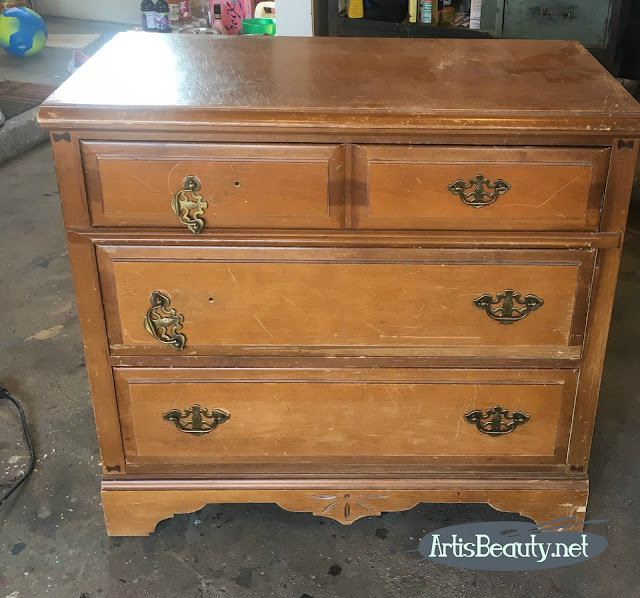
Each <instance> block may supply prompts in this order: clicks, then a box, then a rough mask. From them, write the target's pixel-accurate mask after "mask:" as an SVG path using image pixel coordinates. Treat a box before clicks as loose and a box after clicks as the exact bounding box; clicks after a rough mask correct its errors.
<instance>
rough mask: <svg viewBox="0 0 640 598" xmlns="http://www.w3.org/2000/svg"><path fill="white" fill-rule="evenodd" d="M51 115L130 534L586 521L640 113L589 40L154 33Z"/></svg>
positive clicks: (114, 529)
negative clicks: (167, 523)
mask: <svg viewBox="0 0 640 598" xmlns="http://www.w3.org/2000/svg"><path fill="white" fill-rule="evenodd" d="M40 122H41V124H42V125H43V126H44V127H46V128H48V129H50V131H51V134H52V142H53V151H54V155H55V162H56V168H57V172H58V179H59V185H60V192H61V196H62V207H63V212H64V220H65V225H66V229H67V236H68V242H69V254H70V258H71V263H72V266H73V275H74V280H75V286H76V293H77V300H78V309H79V312H80V318H81V322H82V330H83V336H84V343H85V351H86V357H87V367H88V371H89V378H90V382H91V389H92V395H93V403H94V407H95V415H96V424H97V428H98V436H99V441H100V448H101V451H102V462H103V468H104V480H103V483H102V499H103V505H104V510H105V515H106V521H107V530H108V533H109V534H111V535H143V534H149V533H151V532H153V530H154V529H155V527H156V524H157V523H158V521H160V520H162V519H166V518H168V517H171V516H173V515H174V514H175V513H185V512H193V511H195V510H197V509H200V508H202V507H203V506H204V505H205V504H207V503H225V502H236V503H237V502H251V503H277V504H279V505H280V506H281V507H283V508H285V509H287V510H290V511H307V512H312V513H314V514H316V515H322V516H325V517H331V518H333V519H336V520H338V521H340V522H341V523H347V524H348V523H352V522H353V521H355V520H357V519H358V518H360V517H364V516H369V515H377V514H380V513H381V512H382V511H398V510H403V509H409V508H411V507H413V506H414V505H416V504H417V503H419V502H476V503H478V502H480V503H489V504H490V505H492V506H493V507H495V508H496V509H500V510H503V511H510V512H518V513H521V514H523V515H525V516H527V517H530V518H532V519H533V520H534V521H536V522H538V523H543V522H545V521H548V520H551V519H556V518H564V517H575V518H576V519H575V520H573V521H577V522H578V523H579V522H581V521H583V520H584V517H585V511H586V505H587V494H588V481H587V463H588V459H589V449H590V444H591V435H592V431H593V424H594V419H595V414H596V404H597V400H598V390H599V384H600V375H601V371H602V363H603V358H604V352H605V344H606V340H607V331H608V326H609V318H610V315H611V307H612V303H613V296H614V289H615V284H616V276H617V272H618V263H619V258H620V250H621V244H622V238H623V232H624V227H625V220H626V214H627V206H628V201H629V195H630V191H631V185H632V180H633V172H634V166H635V163H636V157H637V152H638V138H639V137H640V107H639V106H638V105H637V104H636V102H635V101H634V100H633V99H632V98H631V96H629V95H628V94H627V93H626V92H625V91H624V90H623V88H622V87H620V86H619V85H618V83H617V82H616V81H615V80H614V79H613V78H612V77H611V76H610V75H609V74H608V73H607V72H606V71H605V70H604V69H603V68H602V67H601V66H600V65H599V64H598V62H597V61H596V60H595V59H594V58H592V57H591V55H590V54H589V53H588V52H587V51H586V50H585V49H584V48H583V47H582V46H580V45H579V44H577V43H575V42H561V41H519V40H517V41H503V40H396V39H385V40H381V39H330V38H309V39H295V38H273V39H272V38H262V37H254V38H249V37H247V38H238V39H210V38H206V39H205V38H203V37H195V36H161V35H154V34H142V33H128V34H121V35H119V36H117V37H116V38H115V39H114V40H113V41H112V42H110V43H109V44H108V45H107V46H106V47H105V48H104V49H103V50H102V51H101V52H100V53H99V54H97V55H96V56H95V57H94V58H93V59H92V60H91V61H90V62H89V63H88V64H86V65H85V66H83V67H82V68H81V69H80V70H79V71H78V73H77V74H75V75H74V76H73V77H71V79H70V80H69V81H67V82H66V83H65V84H64V85H62V87H61V88H60V89H59V90H58V91H57V92H56V93H55V94H54V95H53V96H52V97H51V98H50V99H49V100H48V101H47V102H45V104H44V105H43V107H42V110H41V112H40ZM78 399H79V400H83V399H82V398H81V397H79V398H78Z"/></svg>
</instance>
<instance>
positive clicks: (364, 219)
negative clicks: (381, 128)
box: [352, 145, 609, 230]
mask: <svg viewBox="0 0 640 598" xmlns="http://www.w3.org/2000/svg"><path fill="white" fill-rule="evenodd" d="M608 162H609V149H607V148H567V147H563V148H540V147H533V148H529V147H455V146H446V147H445V146H429V147H425V146H382V145H371V146H357V147H356V148H355V156H354V172H353V212H352V214H353V219H352V224H353V226H354V227H355V228H369V229H425V230H429V229H431V230H597V229H598V225H599V221H600V206H601V203H602V198H603V195H604V186H605V181H606V175H607V167H608Z"/></svg>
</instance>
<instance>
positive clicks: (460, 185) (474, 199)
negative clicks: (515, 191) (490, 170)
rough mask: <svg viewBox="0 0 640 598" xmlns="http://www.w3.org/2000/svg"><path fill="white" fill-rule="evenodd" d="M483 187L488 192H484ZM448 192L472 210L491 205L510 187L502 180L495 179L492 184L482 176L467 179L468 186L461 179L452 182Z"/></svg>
mask: <svg viewBox="0 0 640 598" xmlns="http://www.w3.org/2000/svg"><path fill="white" fill-rule="evenodd" d="M485 186H486V187H487V189H489V191H485ZM471 188H473V191H470V192H469V193H465V191H467V189H471ZM448 189H449V191H451V193H453V194H454V195H457V196H458V197H460V199H461V200H462V202H463V203H465V204H467V205H468V206H471V207H472V208H484V206H489V205H491V204H492V203H493V202H494V201H495V200H496V199H498V196H499V195H504V194H505V193H506V192H507V191H509V189H511V185H510V184H509V183H507V182H506V181H503V180H502V179H496V180H495V181H494V182H493V184H491V183H490V182H489V179H485V178H484V175H483V174H478V175H476V178H475V179H469V184H467V183H465V182H464V181H463V180H462V179H458V180H457V181H453V183H451V184H450V185H449V187H448Z"/></svg>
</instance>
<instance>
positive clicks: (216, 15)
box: [210, 4, 227, 35]
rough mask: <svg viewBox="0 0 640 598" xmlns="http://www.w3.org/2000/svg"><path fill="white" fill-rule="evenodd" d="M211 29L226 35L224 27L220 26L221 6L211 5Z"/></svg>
mask: <svg viewBox="0 0 640 598" xmlns="http://www.w3.org/2000/svg"><path fill="white" fill-rule="evenodd" d="M210 21H211V29H215V30H216V31H219V32H220V33H222V34H223V35H225V34H226V33H227V31H226V29H225V28H224V25H223V24H222V6H221V5H220V4H212V5H211V19H210Z"/></svg>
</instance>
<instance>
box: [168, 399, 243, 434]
mask: <svg viewBox="0 0 640 598" xmlns="http://www.w3.org/2000/svg"><path fill="white" fill-rule="evenodd" d="M189 417H191V419H189ZM204 418H206V419H208V420H211V421H205V419H204ZM230 418H231V415H230V414H229V413H227V412H226V411H223V410H222V409H213V410H212V411H211V413H209V410H208V409H203V408H202V407H200V405H192V406H191V407H187V408H186V409H185V410H184V413H182V411H180V409H172V410H171V411H168V412H167V413H164V414H163V415H162V419H164V420H166V421H168V422H171V423H173V424H175V426H176V428H178V430H180V431H181V432H185V433H186V434H195V435H196V436H201V435H202V434H208V433H209V432H211V430H215V429H216V428H217V427H218V424H224V423H225V422H228V421H229V419H230Z"/></svg>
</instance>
